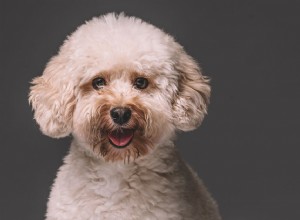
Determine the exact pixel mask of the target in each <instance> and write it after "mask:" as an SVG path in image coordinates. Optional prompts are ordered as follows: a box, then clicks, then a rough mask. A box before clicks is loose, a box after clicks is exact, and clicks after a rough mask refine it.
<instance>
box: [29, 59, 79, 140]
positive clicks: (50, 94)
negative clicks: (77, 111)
mask: <svg viewBox="0 0 300 220" xmlns="http://www.w3.org/2000/svg"><path fill="white" fill-rule="evenodd" d="M66 65H67V64H66V62H65V60H64V58H63V57H61V56H60V55H57V56H55V57H53V58H52V59H51V60H50V61H49V63H48V64H47V66H46V68H45V70H44V72H43V75H42V76H40V77H36V78H34V79H33V81H32V86H31V87H30V93H29V102H30V103H31V105H32V108H33V110H34V111H35V112H34V118H35V120H36V121H37V123H38V124H39V126H40V129H41V131H42V132H43V133H44V134H45V135H48V136H50V137H55V138H60V137H65V136H67V135H69V134H70V132H71V129H72V114H73V110H74V107H75V102H76V101H75V96H74V86H73V85H72V77H71V76H70V75H69V74H68V72H67V68H66Z"/></svg>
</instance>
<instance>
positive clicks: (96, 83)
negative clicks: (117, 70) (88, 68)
mask: <svg viewBox="0 0 300 220" xmlns="http://www.w3.org/2000/svg"><path fill="white" fill-rule="evenodd" d="M92 85H93V88H94V89H96V90H98V89H102V88H103V86H105V85H106V82H105V79H103V78H102V77H98V78H96V79H93V82H92Z"/></svg>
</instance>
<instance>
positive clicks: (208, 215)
mask: <svg viewBox="0 0 300 220" xmlns="http://www.w3.org/2000/svg"><path fill="white" fill-rule="evenodd" d="M209 97H210V86H209V79H208V78H207V77H205V76H203V75H202V73H201V70H200V67H199V65H198V64H197V63H196V62H195V60H194V59H193V58H192V57H191V56H189V55H188V54H187V53H186V52H185V50H184V49H183V47H182V46H181V45H180V44H179V43H177V42H176V41H175V40H174V38H173V37H172V36H170V35H168V34H166V33H165V32H163V31H162V30H160V29H158V28H157V27H155V26H153V25H151V24H149V23H146V22H144V21H142V20H141V19H138V18H135V17H128V16H126V15H124V14H114V13H110V14H106V15H104V16H100V17H95V18H93V19H92V20H90V21H88V22H86V23H85V24H83V25H82V26H80V27H79V28H78V29H77V30H76V31H75V32H74V33H73V34H71V35H70V36H69V37H68V38H67V39H66V40H65V42H64V44H63V45H62V46H61V47H60V50H59V52H58V54H57V55H55V56H54V57H52V59H51V60H50V61H49V62H48V64H47V66H46V68H45V70H44V72H43V74H42V76H39V77H36V78H34V79H33V81H32V85H31V87H30V93H29V102H30V103H31V105H32V108H33V110H34V118H35V120H36V122H37V123H38V125H39V127H40V129H41V131H42V133H43V134H45V135H48V136H50V137H53V138H62V137H65V136H68V135H70V134H71V135H72V136H73V141H72V144H71V147H70V151H69V153H68V155H67V156H66V157H65V158H64V163H63V165H62V166H61V167H60V169H59V171H58V174H57V177H56V180H55V182H54V184H53V187H52V190H51V193H50V198H49V201H48V205H47V213H46V219H47V220H113V219H118V220H154V219H158V220H169V219H170V220H171V219H172V220H196V219H197V220H220V219H221V217H220V214H219V211H218V207H217V204H216V202H215V201H214V199H213V198H212V197H211V195H210V194H209V192H208V191H207V190H206V188H205V186H204V184H203V183H202V181H201V180H200V179H199V177H198V176H197V174H196V173H195V172H194V171H193V170H192V169H191V168H190V167H189V166H188V165H187V164H186V163H185V162H184V161H183V160H182V159H181V157H180V155H179V153H178V151H177V150H176V148H175V146H174V144H173V141H174V137H175V134H176V132H177V131H190V130H193V129H195V128H197V127H198V126H199V125H200V124H201V122H202V120H203V118H204V116H205V115H206V113H207V105H208V104H209ZM186 147H193V146H186Z"/></svg>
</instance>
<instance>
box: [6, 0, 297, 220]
mask: <svg viewBox="0 0 300 220" xmlns="http://www.w3.org/2000/svg"><path fill="white" fill-rule="evenodd" d="M0 8H1V29H0V32H1V48H0V51H1V59H0V60H1V80H0V83H1V86H0V88H1V108H0V111H1V113H0V115H1V132H0V134H1V148H0V152H1V154H0V155H1V160H0V169H1V170H0V171H1V181H0V219H1V220H19V219H20V220H21V219H22V220H38V219H43V215H44V213H45V209H46V202H47V197H48V194H49V190H50V186H51V184H52V181H53V179H54V177H55V174H56V171H57V169H58V167H59V166H60V165H61V163H62V158H63V156H64V155H65V154H66V152H67V150H68V145H69V143H70V138H69V139H68V138H67V139H62V140H55V139H51V138H48V137H46V136H43V135H42V134H41V133H40V131H39V130H38V127H37V125H36V124H35V122H34V121H33V119H32V112H31V109H30V107H29V105H28V102H27V96H28V90H29V85H30V84H29V82H30V81H31V79H32V78H33V77H35V76H37V75H40V74H41V73H42V71H43V68H44V66H45V64H46V63H47V61H48V59H49V58H50V57H51V56H53V55H54V54H55V53H56V52H57V50H58V48H59V46H60V45H61V44H62V42H63V40H64V39H65V37H66V36H67V35H68V34H70V33H71V32H73V31H74V30H75V28H76V27H77V26H78V25H80V24H82V23H83V22H84V21H85V20H88V19H90V18H91V17H93V16H97V15H101V14H104V13H107V12H112V11H115V12H122V11H124V12H125V13H126V14H128V15H134V16H137V17H140V18H142V19H144V20H145V21H148V22H150V23H152V24H154V25H156V26H158V27H160V28H162V29H164V30H165V31H166V32H168V33H171V34H172V35H174V36H175V38H176V39H177V40H178V41H179V42H180V43H181V44H182V45H184V47H185V48H186V50H187V51H188V52H189V54H191V55H192V56H193V57H195V58H196V60H198V61H199V63H200V64H201V66H202V67H203V69H204V72H205V74H206V75H208V76H210V77H211V78H212V82H211V84H212V88H213V90H212V91H213V92H212V98H211V105H210V107H209V115H208V117H206V119H205V121H204V123H203V125H202V126H201V127H200V128H199V129H197V130H196V131H194V132H189V133H181V134H179V135H178V138H177V145H178V147H179V149H180V151H181V152H182V155H183V157H184V158H185V159H186V160H187V161H188V162H189V163H190V164H191V165H192V166H193V167H194V168H195V169H196V170H197V171H198V173H199V174H200V176H201V177H202V178H203V180H204V181H205V183H206V185H207V186H208V188H209V190H210V191H211V192H212V194H213V196H214V197H215V198H216V200H217V201H218V203H219V206H220V210H221V213H222V215H223V217H224V220H225V219H228V220H229V219H230V220H277V219H278V220H283V219H284V220H285V219H300V211H299V204H300V201H299V197H300V190H299V189H298V187H299V185H300V175H299V173H300V172H299V167H300V166H299V165H300V162H299V156H300V150H299V148H300V138H299V136H300V132H299V126H300V120H299V110H300V109H299V97H300V89H299V85H300V77H299V67H300V66H299V61H300V59H299V58H300V56H299V54H300V47H299V39H300V35H299V33H300V31H299V24H300V13H299V7H298V5H296V4H295V3H293V2H291V1H274V0H273V1H239V2H238V1H237V3H229V2H228V1H207V2H206V1H205V2H204V1H186V0H185V1H174V0H173V1H164V0H160V1H157V0H151V1H138V0H137V1H128V0H127V1H122V0H119V1H115V0H110V1H100V0H98V1H96V0H89V1H83V0H82V1H78V0H60V1H59V0H52V1H50V0H48V1H28V0H27V1H19V2H16V1H8V0H7V1H1V5H0Z"/></svg>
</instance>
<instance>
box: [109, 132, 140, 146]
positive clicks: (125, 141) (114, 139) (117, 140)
mask: <svg viewBox="0 0 300 220" xmlns="http://www.w3.org/2000/svg"><path fill="white" fill-rule="evenodd" d="M133 134H134V130H132V129H118V130H115V131H112V132H110V133H109V134H108V139H109V142H110V143H111V144H112V145H113V146H114V147H116V148H125V147H127V146H128V145H129V144H130V143H131V141H132V139H133Z"/></svg>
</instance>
